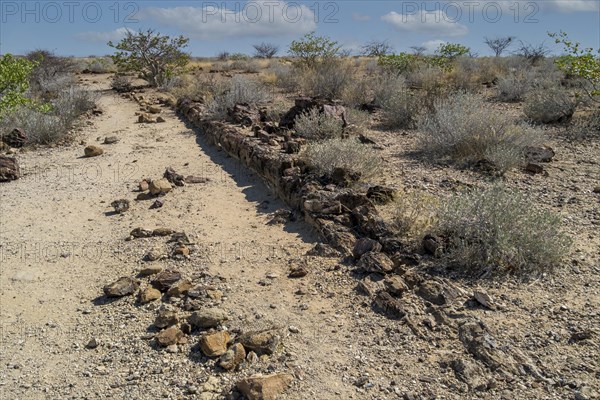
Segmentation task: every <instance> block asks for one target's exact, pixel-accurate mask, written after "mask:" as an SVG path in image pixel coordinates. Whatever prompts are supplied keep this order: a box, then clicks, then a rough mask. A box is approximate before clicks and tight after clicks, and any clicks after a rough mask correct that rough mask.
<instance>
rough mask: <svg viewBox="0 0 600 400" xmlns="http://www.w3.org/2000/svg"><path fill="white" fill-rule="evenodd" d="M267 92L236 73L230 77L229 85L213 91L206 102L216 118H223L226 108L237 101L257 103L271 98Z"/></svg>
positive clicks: (257, 84)
mask: <svg viewBox="0 0 600 400" xmlns="http://www.w3.org/2000/svg"><path fill="white" fill-rule="evenodd" d="M271 97H272V96H271V93H269V92H268V91H267V90H266V89H265V87H264V86H262V85H261V84H260V83H258V82H255V81H252V80H249V79H246V78H245V77H243V76H240V75H236V76H234V77H233V78H232V79H231V82H230V84H229V87H228V88H227V89H226V90H225V91H224V92H222V93H215V95H214V97H213V99H212V101H211V102H210V103H209V104H208V111H209V113H211V114H212V115H213V117H216V118H225V117H226V116H227V109H229V108H232V107H233V106H234V105H236V104H237V103H247V104H253V105H256V104H259V103H264V102H266V101H268V100H270V99H271Z"/></svg>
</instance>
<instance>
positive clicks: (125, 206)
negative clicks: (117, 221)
mask: <svg viewBox="0 0 600 400" xmlns="http://www.w3.org/2000/svg"><path fill="white" fill-rule="evenodd" d="M110 205H111V206H112V207H113V208H114V209H115V212H116V213H117V214H122V213H124V212H125V211H127V210H129V200H127V199H119V200H115V201H113V202H112V203H110Z"/></svg>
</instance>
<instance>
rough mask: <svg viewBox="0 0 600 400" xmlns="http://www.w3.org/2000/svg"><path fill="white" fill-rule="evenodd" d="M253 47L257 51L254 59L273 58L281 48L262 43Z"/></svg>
mask: <svg viewBox="0 0 600 400" xmlns="http://www.w3.org/2000/svg"><path fill="white" fill-rule="evenodd" d="M252 47H254V49H255V50H256V52H255V53H254V57H256V58H273V57H274V56H275V54H277V52H278V51H279V46H277V45H276V44H273V43H265V42H262V43H260V44H255V45H253V46H252Z"/></svg>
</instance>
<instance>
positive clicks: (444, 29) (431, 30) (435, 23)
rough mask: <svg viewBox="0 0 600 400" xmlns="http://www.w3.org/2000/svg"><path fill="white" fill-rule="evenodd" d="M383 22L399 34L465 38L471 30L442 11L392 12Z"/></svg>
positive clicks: (384, 17)
mask: <svg viewBox="0 0 600 400" xmlns="http://www.w3.org/2000/svg"><path fill="white" fill-rule="evenodd" d="M381 20H382V21H384V22H387V23H388V24H390V25H392V26H393V27H394V29H395V30H397V31H398V32H413V33H425V34H431V35H446V36H464V35H466V34H467V33H469V29H468V28H467V27H466V26H465V25H462V24H460V23H458V21H457V20H456V19H454V18H451V17H449V16H448V15H446V13H445V12H444V11H442V10H435V11H426V10H417V11H415V12H414V13H410V14H399V13H397V12H395V11H391V12H389V13H387V14H386V15H384V16H382V17H381Z"/></svg>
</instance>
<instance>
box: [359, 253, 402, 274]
mask: <svg viewBox="0 0 600 400" xmlns="http://www.w3.org/2000/svg"><path fill="white" fill-rule="evenodd" d="M357 267H358V268H360V269H362V270H363V271H365V272H376V273H379V274H388V273H390V272H392V271H393V270H394V262H393V261H392V260H391V259H390V258H389V257H388V256H387V255H385V254H384V253H375V252H372V251H369V252H367V253H365V254H363V255H362V257H361V258H360V260H359V261H358V264H357Z"/></svg>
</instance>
